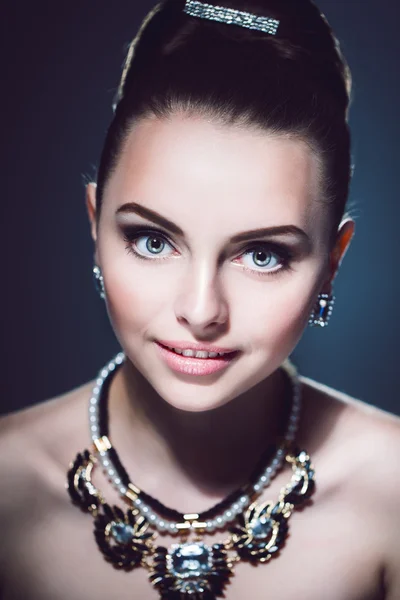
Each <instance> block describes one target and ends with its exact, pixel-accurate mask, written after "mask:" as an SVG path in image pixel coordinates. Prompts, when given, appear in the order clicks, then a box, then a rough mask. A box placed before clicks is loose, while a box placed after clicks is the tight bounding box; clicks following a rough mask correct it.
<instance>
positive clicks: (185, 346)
mask: <svg viewBox="0 0 400 600" xmlns="http://www.w3.org/2000/svg"><path fill="white" fill-rule="evenodd" d="M157 343H158V344H161V345H162V346H169V348H179V350H197V351H199V350H205V351H206V352H218V353H220V354H224V353H228V352H237V348H222V347H221V346H212V345H211V344H199V343H198V342H179V341H177V340H157Z"/></svg>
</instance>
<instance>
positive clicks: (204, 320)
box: [175, 263, 229, 335]
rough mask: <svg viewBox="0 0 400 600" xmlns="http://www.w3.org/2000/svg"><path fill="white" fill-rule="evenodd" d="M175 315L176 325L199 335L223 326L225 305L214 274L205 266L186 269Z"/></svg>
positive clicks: (216, 276)
mask: <svg viewBox="0 0 400 600" xmlns="http://www.w3.org/2000/svg"><path fill="white" fill-rule="evenodd" d="M175 314H176V317H177V319H178V321H181V322H182V321H183V322H185V323H186V324H187V325H188V326H189V327H190V328H191V330H192V331H193V332H194V333H197V334H200V335H201V333H202V331H203V330H206V329H207V330H209V329H210V328H211V327H212V326H214V327H216V326H219V327H220V326H221V325H224V324H225V323H226V322H227V320H228V314H229V313H228V303H227V301H226V298H225V295H224V293H223V289H222V285H221V280H220V277H219V276H218V272H217V271H216V270H213V269H211V268H210V267H209V266H207V265H206V264H205V263H203V264H201V265H198V266H197V267H196V266H193V265H191V266H190V267H189V271H188V272H187V273H186V274H185V279H184V281H183V282H182V286H181V289H180V291H179V293H178V295H177V299H176V302H175Z"/></svg>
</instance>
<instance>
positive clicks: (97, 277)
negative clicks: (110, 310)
mask: <svg viewBox="0 0 400 600" xmlns="http://www.w3.org/2000/svg"><path fill="white" fill-rule="evenodd" d="M93 278H94V285H95V288H96V290H97V292H98V293H99V294H100V298H103V300H104V299H105V297H106V291H105V288H104V279H103V275H102V274H101V269H100V267H98V266H97V265H96V264H95V265H94V266H93Z"/></svg>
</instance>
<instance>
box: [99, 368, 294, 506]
mask: <svg viewBox="0 0 400 600" xmlns="http://www.w3.org/2000/svg"><path fill="white" fill-rule="evenodd" d="M108 403H109V419H110V422H109V433H110V439H111V441H112V443H113V444H115V447H116V450H117V452H118V454H119V456H120V459H121V461H122V463H123V464H124V466H125V468H126V469H127V471H128V473H129V474H130V476H131V478H132V480H133V481H134V482H135V483H137V485H139V487H143V488H144V489H146V491H148V492H149V493H151V492H152V491H153V492H155V493H156V492H157V491H159V490H157V488H164V487H166V486H167V481H174V482H176V483H178V482H179V485H183V486H185V488H192V489H196V490H197V492H199V491H201V492H202V493H203V494H204V495H205V496H207V497H208V498H210V497H220V496H221V495H224V494H226V493H229V492H230V491H232V489H233V488H235V487H236V486H239V485H241V484H242V483H244V482H245V481H246V480H247V479H248V477H249V476H250V474H251V472H252V471H253V469H254V468H255V466H256V464H257V463H258V461H259V459H260V456H261V455H262V454H263V453H264V452H265V450H266V449H268V448H269V447H270V448H271V456H272V455H273V453H274V452H275V449H276V444H277V441H280V438H281V436H282V435H283V433H284V430H285V427H286V423H287V419H288V415H289V410H290V406H291V394H290V391H289V386H288V384H287V378H286V376H285V375H284V374H283V373H282V371H281V370H280V369H278V370H277V371H275V373H273V374H272V375H270V376H269V377H268V378H267V379H265V380H263V381H262V382H260V383H259V384H257V385H255V386H254V387H253V388H251V389H250V390H248V391H247V392H245V393H244V394H241V395H240V396H237V397H236V398H234V399H233V400H231V401H230V402H228V403H227V404H226V405H224V406H221V407H219V408H216V409H214V410H210V411H205V412H186V411H181V410H178V409H176V408H174V407H172V406H170V405H169V404H168V403H166V402H165V401H164V400H163V399H162V398H161V397H160V396H159V395H158V394H157V392H156V391H155V390H154V388H153V387H152V386H151V385H150V384H149V382H148V381H147V380H146V379H145V378H144V377H143V376H142V375H141V373H140V372H139V371H138V370H137V369H136V367H135V366H134V365H133V364H132V363H131V362H130V361H129V360H128V359H126V361H125V363H124V364H123V366H122V367H121V368H120V369H119V371H118V372H117V374H116V375H115V377H114V379H113V381H112V384H111V386H110V391H109V400H108Z"/></svg>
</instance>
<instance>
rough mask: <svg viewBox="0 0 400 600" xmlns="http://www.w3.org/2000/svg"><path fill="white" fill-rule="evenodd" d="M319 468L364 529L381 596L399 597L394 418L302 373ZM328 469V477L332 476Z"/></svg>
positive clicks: (398, 445) (399, 492)
mask: <svg viewBox="0 0 400 600" xmlns="http://www.w3.org/2000/svg"><path fill="white" fill-rule="evenodd" d="M302 381H303V386H304V392H305V393H304V397H305V408H306V410H305V412H306V413H308V416H306V419H307V420H308V423H307V424H312V425H313V428H314V431H316V432H317V434H316V440H315V444H316V448H318V447H320V448H321V450H320V456H321V468H326V469H328V470H329V477H331V479H332V480H334V481H339V482H340V484H339V486H338V487H339V488H340V490H341V494H342V495H341V497H342V498H343V501H344V502H346V503H347V504H348V505H351V506H354V518H356V515H357V518H358V517H360V516H361V517H362V520H363V522H364V523H365V525H364V526H365V527H366V528H369V530H370V544H371V547H373V548H374V549H375V552H376V560H377V566H378V567H379V570H380V572H381V580H382V586H383V588H384V590H385V596H384V597H385V598H386V599H387V600H395V599H398V598H400V545H399V543H398V533H399V531H400V511H399V497H400V467H399V456H400V417H398V416H396V415H394V414H392V413H389V412H387V411H385V410H382V409H380V408H377V407H375V406H372V405H370V404H368V403H366V402H363V401H361V400H358V399H356V398H353V397H351V396H348V395H347V394H344V393H342V392H339V391H337V390H334V389H332V388H330V387H327V386H325V385H322V384H320V383H317V382H315V381H313V380H310V379H308V378H302ZM332 474H333V476H332Z"/></svg>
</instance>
